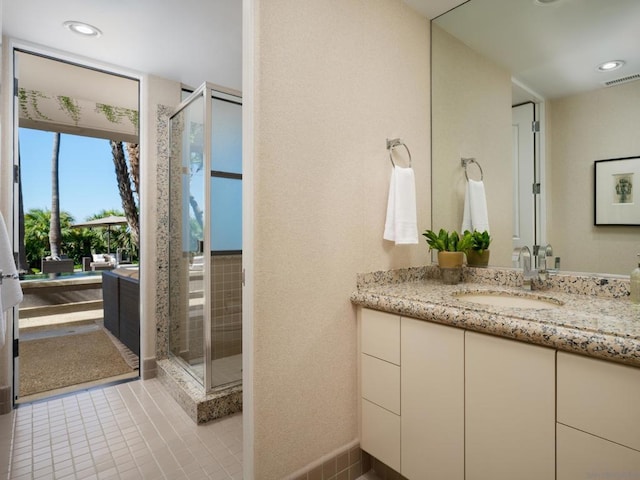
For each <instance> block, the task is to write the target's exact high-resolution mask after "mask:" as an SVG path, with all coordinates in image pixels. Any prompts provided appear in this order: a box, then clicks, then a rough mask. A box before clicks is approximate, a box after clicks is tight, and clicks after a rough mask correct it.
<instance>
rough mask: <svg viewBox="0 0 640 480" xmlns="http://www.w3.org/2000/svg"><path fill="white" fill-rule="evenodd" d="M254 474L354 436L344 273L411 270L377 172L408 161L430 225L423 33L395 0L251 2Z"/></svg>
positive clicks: (351, 341)
mask: <svg viewBox="0 0 640 480" xmlns="http://www.w3.org/2000/svg"><path fill="white" fill-rule="evenodd" d="M255 3H256V10H255V15H256V38H255V42H254V48H255V68H256V78H255V103H256V105H255V109H254V115H255V139H256V140H255V160H254V162H255V169H254V175H255V188H254V196H255V201H254V209H255V221H254V229H255V230H254V242H255V252H254V253H255V261H254V277H253V278H254V281H255V285H254V288H255V292H254V310H253V312H252V316H253V319H254V331H253V337H254V340H253V341H254V345H255V347H254V350H253V355H254V384H253V388H254V405H253V407H254V410H255V437H254V439H253V440H254V442H255V443H254V446H255V450H254V453H255V478H260V479H262V480H269V479H278V478H282V477H283V476H285V475H287V474H289V473H292V472H293V471H295V470H297V469H299V468H301V467H303V466H305V465H307V464H308V463H309V462H312V461H314V460H317V459H319V458H320V457H321V456H322V455H325V454H328V453H329V452H331V451H333V450H335V449H337V448H339V447H341V446H343V445H345V444H347V443H349V442H350V441H352V440H354V439H355V438H356V437H357V435H358V434H357V418H356V417H357V415H356V412H357V404H356V322H355V309H354V307H353V306H352V305H351V303H350V302H349V295H350V293H351V292H352V291H353V290H354V289H355V281H356V274H357V273H359V272H367V271H373V270H379V269H389V268H398V267H408V266H414V265H421V264H425V262H426V261H427V258H428V255H427V249H426V245H425V243H424V242H423V241H422V239H421V240H420V244H419V245H416V246H399V247H396V246H393V245H392V244H391V243H389V242H385V241H383V240H382V233H383V226H384V218H385V210H386V200H387V192H388V185H389V176H390V173H391V164H390V162H389V157H388V153H387V151H386V145H385V140H386V138H394V137H401V138H402V139H403V140H404V141H405V142H406V143H407V145H408V146H409V148H410V149H411V153H412V156H413V166H414V170H415V173H416V178H417V184H416V188H417V197H418V198H417V202H418V217H419V218H418V229H419V231H423V230H424V229H425V228H428V227H430V220H429V218H430V191H429V184H430V178H429V156H430V155H429V151H430V145H429V137H430V125H429V123H430V121H429V113H430V112H429V70H430V67H429V22H428V20H427V19H425V18H424V17H421V16H419V15H418V14H417V13H415V12H414V11H412V10H411V9H410V8H409V7H407V6H406V5H405V4H404V3H403V2H402V1H401V0H367V1H366V2H363V1H362V0H309V1H305V2H300V1H298V0H264V1H258V0H257V1H256V2H255Z"/></svg>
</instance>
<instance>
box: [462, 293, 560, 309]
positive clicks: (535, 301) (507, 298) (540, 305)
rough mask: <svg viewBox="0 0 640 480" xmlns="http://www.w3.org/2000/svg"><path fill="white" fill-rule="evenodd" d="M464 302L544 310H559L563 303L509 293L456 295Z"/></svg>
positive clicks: (550, 299)
mask: <svg viewBox="0 0 640 480" xmlns="http://www.w3.org/2000/svg"><path fill="white" fill-rule="evenodd" d="M455 297H456V298H458V299H459V300H462V301H464V302H471V303H478V304H481V305H491V306H494V307H511V308H529V309H534V310H542V309H548V308H558V307H561V306H562V305H563V303H562V302H560V301H558V300H554V299H552V298H539V297H534V296H530V295H516V294H510V293H508V292H487V293H483V292H462V293H458V294H456V295H455Z"/></svg>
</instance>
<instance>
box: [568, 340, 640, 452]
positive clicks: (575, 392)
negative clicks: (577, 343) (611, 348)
mask: <svg viewBox="0 0 640 480" xmlns="http://www.w3.org/2000/svg"><path fill="white" fill-rule="evenodd" d="M557 388H558V422H559V423H563V424H565V425H569V426H571V427H574V428H577V429H579V430H582V431H585V432H588V433H591V434H593V435H597V436H599V437H602V438H605V439H607V440H611V441H612V442H616V443H619V444H621V445H626V446H627V447H631V448H634V449H636V450H640V429H638V428H636V426H637V425H640V402H638V399H639V398H640V369H638V368H635V367H630V366H627V365H621V364H617V363H612V362H607V361H604V360H598V359H594V358H587V357H582V356H579V355H573V354H569V353H564V352H558V387H557Z"/></svg>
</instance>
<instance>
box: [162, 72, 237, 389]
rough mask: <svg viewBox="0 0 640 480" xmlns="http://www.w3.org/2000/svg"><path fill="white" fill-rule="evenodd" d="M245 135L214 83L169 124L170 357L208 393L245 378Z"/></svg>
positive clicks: (232, 102)
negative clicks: (243, 159)
mask: <svg viewBox="0 0 640 480" xmlns="http://www.w3.org/2000/svg"><path fill="white" fill-rule="evenodd" d="M241 133H242V99H241V97H240V96H239V95H236V94H233V93H232V92H229V91H224V90H222V89H220V88H218V87H214V86H213V85H211V84H209V83H205V84H203V85H202V86H201V87H199V88H198V89H197V90H196V91H195V92H193V93H192V94H191V95H190V96H189V97H188V98H187V99H185V100H184V101H183V102H182V103H181V104H180V106H179V107H178V109H177V110H176V112H175V113H174V114H173V115H172V116H171V117H170V120H169V150H170V161H169V219H168V221H169V232H170V233H169V355H170V357H171V358H172V359H174V361H176V362H177V363H178V364H179V365H181V366H182V367H183V368H184V369H185V370H186V371H187V372H188V373H189V374H190V375H191V376H193V377H194V378H195V379H196V380H197V381H198V382H199V383H200V384H201V385H202V386H203V387H204V390H205V392H210V391H213V390H216V389H219V388H223V387H227V386H231V385H236V384H238V383H239V382H240V381H241V380H242V278H241V275H242V273H241V272H242V230H241V225H242V136H241Z"/></svg>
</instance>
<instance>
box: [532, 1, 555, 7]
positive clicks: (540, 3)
mask: <svg viewBox="0 0 640 480" xmlns="http://www.w3.org/2000/svg"><path fill="white" fill-rule="evenodd" d="M559 1H560V0H533V3H535V4H536V5H542V6H545V5H551V4H552V3H558V2H559Z"/></svg>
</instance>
